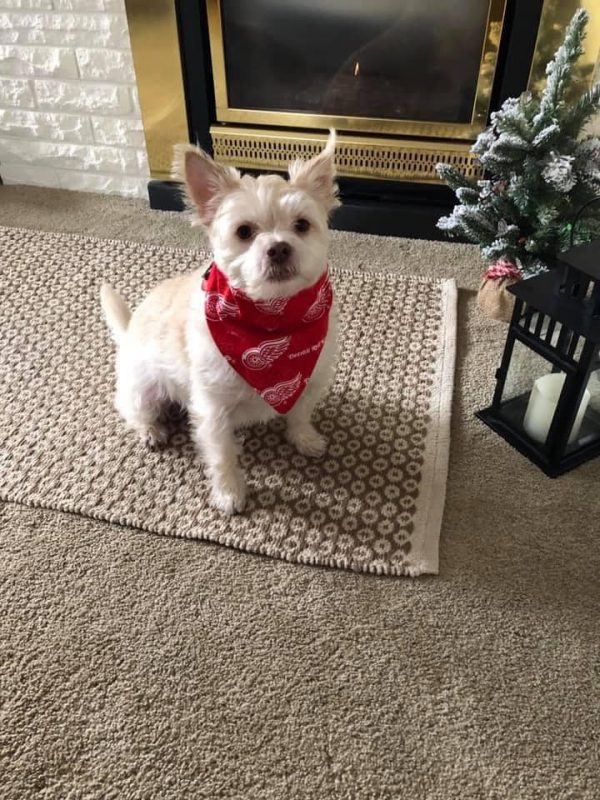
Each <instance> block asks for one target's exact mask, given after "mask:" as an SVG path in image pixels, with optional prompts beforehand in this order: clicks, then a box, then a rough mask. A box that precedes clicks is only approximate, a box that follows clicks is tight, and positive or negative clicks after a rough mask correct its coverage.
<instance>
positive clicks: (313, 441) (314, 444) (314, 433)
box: [286, 386, 327, 458]
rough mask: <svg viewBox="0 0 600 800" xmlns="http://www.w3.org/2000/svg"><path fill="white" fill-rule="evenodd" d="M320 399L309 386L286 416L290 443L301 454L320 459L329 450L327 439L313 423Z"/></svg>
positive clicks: (318, 394)
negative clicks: (312, 418) (313, 415)
mask: <svg viewBox="0 0 600 800" xmlns="http://www.w3.org/2000/svg"><path fill="white" fill-rule="evenodd" d="M319 397H320V392H318V391H316V390H314V389H312V388H311V386H308V387H307V388H306V389H305V390H304V393H303V394H302V395H301V396H300V398H299V399H298V400H297V401H296V404H295V405H294V407H293V408H292V409H291V410H290V411H288V413H287V414H286V421H287V438H288V441H289V442H291V443H292V444H293V445H294V447H295V448H296V449H297V450H298V452H299V453H302V455H304V456H310V457H311V458H320V457H321V456H322V455H324V453H325V450H327V439H325V437H324V436H322V435H321V434H320V433H319V431H318V430H317V429H316V428H315V426H314V425H313V424H312V422H311V416H312V413H313V410H314V408H315V406H316V404H317V402H318V400H319Z"/></svg>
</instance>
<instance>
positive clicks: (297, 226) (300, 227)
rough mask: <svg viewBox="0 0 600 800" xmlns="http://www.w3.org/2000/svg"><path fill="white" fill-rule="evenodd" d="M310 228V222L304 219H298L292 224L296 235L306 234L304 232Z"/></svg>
mask: <svg viewBox="0 0 600 800" xmlns="http://www.w3.org/2000/svg"><path fill="white" fill-rule="evenodd" d="M309 228H310V222H309V221H308V220H307V219H304V217H300V219H297V220H296V222H294V230H295V231H296V233H306V231H307V230H308V229H309Z"/></svg>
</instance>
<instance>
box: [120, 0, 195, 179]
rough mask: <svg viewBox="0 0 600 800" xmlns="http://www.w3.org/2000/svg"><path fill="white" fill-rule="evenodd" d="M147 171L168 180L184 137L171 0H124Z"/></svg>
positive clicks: (183, 108)
mask: <svg viewBox="0 0 600 800" xmlns="http://www.w3.org/2000/svg"><path fill="white" fill-rule="evenodd" d="M125 7H126V11H127V22H128V24H129V37H130V39H131V52H132V55H133V63H134V67H135V74H136V79H137V89H138V95H139V99H140V108H141V112H142V121H143V124H144V135H145V137H146V148H147V150H148V161H149V163H150V173H151V175H152V177H153V178H157V179H159V180H168V179H169V177H170V175H171V161H172V159H173V145H174V144H176V143H177V142H187V141H189V138H190V134H189V127H188V122H187V111H186V106H185V95H184V90H183V77H182V74H181V56H180V54H179V37H178V33H177V19H176V16H175V3H173V2H171V0H126V1H125Z"/></svg>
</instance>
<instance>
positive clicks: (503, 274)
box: [483, 258, 522, 281]
mask: <svg viewBox="0 0 600 800" xmlns="http://www.w3.org/2000/svg"><path fill="white" fill-rule="evenodd" d="M483 277H484V279H486V278H487V279H488V280H499V279H500V278H510V279H511V280H516V281H518V280H521V278H522V275H521V272H520V270H519V268H518V267H517V266H516V265H515V264H513V263H512V261H507V260H506V259H505V258H499V259H498V261H496V262H495V264H491V265H490V266H489V267H488V268H487V270H486V271H485V272H484V273H483Z"/></svg>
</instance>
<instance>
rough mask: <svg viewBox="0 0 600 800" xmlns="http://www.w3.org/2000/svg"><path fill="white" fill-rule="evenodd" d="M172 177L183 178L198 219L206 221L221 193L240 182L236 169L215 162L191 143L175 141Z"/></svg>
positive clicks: (214, 210)
mask: <svg viewBox="0 0 600 800" xmlns="http://www.w3.org/2000/svg"><path fill="white" fill-rule="evenodd" d="M173 178H174V179H175V180H178V181H183V183H184V184H185V188H186V195H187V198H188V200H189V201H190V203H191V205H192V206H193V208H194V210H195V211H196V213H197V218H198V222H199V223H200V224H202V225H210V223H211V222H212V220H213V219H214V216H215V214H216V211H217V209H218V207H219V206H220V204H221V202H222V200H223V198H224V196H225V195H226V194H227V193H228V192H230V191H232V190H233V189H237V188H238V186H239V185H240V173H239V172H238V171H237V169H234V168H233V167H224V166H222V165H221V164H217V163H216V162H215V161H213V160H212V158H211V157H210V156H209V155H208V154H207V153H205V152H204V150H201V149H200V148H199V147H195V146H194V145H192V144H182V145H175V148H174V157H173Z"/></svg>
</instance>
